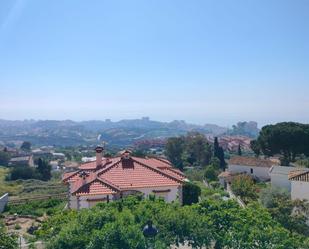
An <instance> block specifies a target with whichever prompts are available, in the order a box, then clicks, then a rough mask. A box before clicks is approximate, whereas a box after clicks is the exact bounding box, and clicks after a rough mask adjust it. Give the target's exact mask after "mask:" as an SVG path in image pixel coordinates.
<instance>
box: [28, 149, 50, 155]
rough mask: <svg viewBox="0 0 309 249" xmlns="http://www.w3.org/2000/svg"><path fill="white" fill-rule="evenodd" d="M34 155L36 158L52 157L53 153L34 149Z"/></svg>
mask: <svg viewBox="0 0 309 249" xmlns="http://www.w3.org/2000/svg"><path fill="white" fill-rule="evenodd" d="M32 154H33V155H34V156H51V155H52V153H51V152H49V151H45V150H41V149H34V150H32Z"/></svg>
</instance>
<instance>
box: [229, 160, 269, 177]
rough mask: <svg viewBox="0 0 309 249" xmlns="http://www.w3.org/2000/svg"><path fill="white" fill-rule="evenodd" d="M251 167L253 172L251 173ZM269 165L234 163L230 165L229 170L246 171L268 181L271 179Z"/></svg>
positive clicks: (234, 171)
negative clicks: (258, 165) (257, 165)
mask: <svg viewBox="0 0 309 249" xmlns="http://www.w3.org/2000/svg"><path fill="white" fill-rule="evenodd" d="M251 169H253V173H252V174H251ZM269 169H270V168H268V167H256V166H246V165H232V164H230V165H229V166H228V171H230V172H233V173H246V174H248V175H252V176H255V177H257V178H259V179H260V180H263V181H267V180H270V175H269Z"/></svg>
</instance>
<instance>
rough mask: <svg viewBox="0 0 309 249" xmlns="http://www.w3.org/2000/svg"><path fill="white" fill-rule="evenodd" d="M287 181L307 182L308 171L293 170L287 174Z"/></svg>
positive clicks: (308, 180) (308, 179)
mask: <svg viewBox="0 0 309 249" xmlns="http://www.w3.org/2000/svg"><path fill="white" fill-rule="evenodd" d="M289 180H291V181H301V182H309V169H298V170H293V171H291V172H290V173H289Z"/></svg>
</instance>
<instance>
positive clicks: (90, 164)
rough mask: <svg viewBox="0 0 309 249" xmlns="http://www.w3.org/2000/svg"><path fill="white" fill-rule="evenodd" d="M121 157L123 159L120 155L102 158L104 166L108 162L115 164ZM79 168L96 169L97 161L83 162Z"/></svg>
mask: <svg viewBox="0 0 309 249" xmlns="http://www.w3.org/2000/svg"><path fill="white" fill-rule="evenodd" d="M120 159H121V158H120V157H114V158H102V166H106V165H107V164H113V163H115V162H117V161H119V160H120ZM79 169H82V170H96V169H97V164H96V161H92V162H87V163H83V164H82V165H80V166H79Z"/></svg>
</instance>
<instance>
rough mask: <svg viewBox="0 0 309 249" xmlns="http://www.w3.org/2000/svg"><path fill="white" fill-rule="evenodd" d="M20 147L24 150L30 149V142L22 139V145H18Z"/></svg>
mask: <svg viewBox="0 0 309 249" xmlns="http://www.w3.org/2000/svg"><path fill="white" fill-rule="evenodd" d="M20 149H21V150H24V151H30V150H31V143H30V142H28V141H24V142H23V143H22V145H21V146H20Z"/></svg>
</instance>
